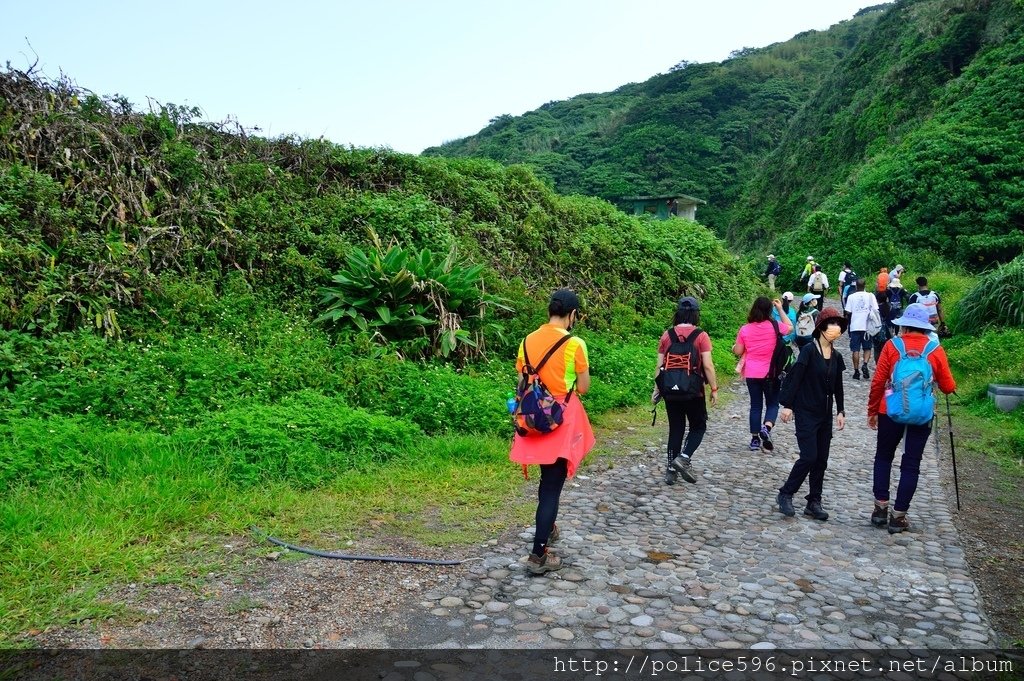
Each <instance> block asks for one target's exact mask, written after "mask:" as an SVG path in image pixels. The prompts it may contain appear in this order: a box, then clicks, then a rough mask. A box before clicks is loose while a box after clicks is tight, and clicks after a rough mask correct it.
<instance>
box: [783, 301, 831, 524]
mask: <svg viewBox="0 0 1024 681" xmlns="http://www.w3.org/2000/svg"><path fill="white" fill-rule="evenodd" d="M846 326H847V320H846V318H845V317H844V316H843V315H841V314H839V312H838V311H837V310H835V309H833V308H831V307H829V308H825V309H824V310H822V311H821V314H819V315H818V323H817V326H815V328H814V342H812V343H811V344H810V345H806V346H804V348H803V349H802V350H801V351H800V356H799V357H798V358H797V360H796V363H795V364H794V365H793V367H792V368H791V369H790V370H789V372H788V373H787V374H786V380H785V381H784V382H783V384H782V393H781V395H780V397H779V402H780V403H781V404H782V406H783V409H782V413H781V415H780V416H781V418H782V422H783V423H788V422H789V421H790V419H793V418H794V416H795V418H796V427H795V430H796V441H797V445H798V446H799V447H800V458H799V459H797V461H796V462H795V463H794V464H793V468H792V469H791V470H790V472H789V477H788V478H787V479H786V482H785V483H783V485H782V487H780V488H779V493H778V495H777V496H776V497H775V503H777V504H778V506H779V512H780V513H782V514H783V515H786V516H794V515H796V510H795V509H794V508H793V495H794V494H796V493H797V492H798V491H799V490H800V487H801V486H803V484H804V480H808V479H809V481H808V490H807V496H806V497H805V498H806V499H807V506H806V507H805V508H804V515H807V516H811V517H812V518H814V519H815V520H821V521H825V520H828V513H827V512H825V510H824V509H823V508H822V506H821V492H822V487H823V486H824V481H825V470H826V469H827V468H828V455H829V450H830V448H831V446H832V405H833V403H834V404H835V409H836V428H837V429H838V430H842V429H843V428H845V427H846V413H845V411H844V409H845V405H844V403H843V402H844V397H843V372H844V371H845V370H846V363H845V362H844V361H843V356H842V355H841V354H839V351H838V350H837V349H836V348H835V342H836V341H837V340H838V339H839V337H840V336H841V335H843V331H845V330H846Z"/></svg>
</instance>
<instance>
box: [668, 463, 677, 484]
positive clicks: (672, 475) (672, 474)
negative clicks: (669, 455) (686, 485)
mask: <svg viewBox="0 0 1024 681" xmlns="http://www.w3.org/2000/svg"><path fill="white" fill-rule="evenodd" d="M665 484H666V485H674V484H676V469H675V468H673V467H672V464H669V465H668V466H667V467H666V468H665Z"/></svg>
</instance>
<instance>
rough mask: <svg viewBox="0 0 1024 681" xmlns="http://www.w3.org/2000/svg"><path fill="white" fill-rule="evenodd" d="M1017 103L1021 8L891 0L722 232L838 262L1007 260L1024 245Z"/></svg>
mask: <svg viewBox="0 0 1024 681" xmlns="http://www.w3.org/2000/svg"><path fill="white" fill-rule="evenodd" d="M1022 101H1024V7H1022V6H1021V5H1020V3H1016V2H1013V1H1012V0H992V1H991V2H976V1H975V0H960V1H957V0H905V1H903V2H899V3H896V5H895V6H894V7H893V8H892V9H891V10H890V11H888V12H886V13H885V14H884V15H883V16H882V18H881V19H880V20H879V21H878V24H877V26H876V27H875V29H874V30H873V31H872V32H871V33H870V34H869V35H868V36H867V37H866V38H865V39H864V40H862V41H861V43H860V44H859V45H858V46H857V47H856V48H854V50H853V52H852V53H851V54H850V56H849V57H848V58H846V59H844V60H843V61H842V62H840V64H839V65H838V67H837V68H836V71H835V72H834V73H833V74H832V75H831V76H830V77H829V78H828V79H826V81H825V82H824V84H823V85H822V87H821V88H820V89H819V90H818V91H817V92H816V93H815V94H814V96H813V97H812V98H811V99H810V101H809V102H808V104H807V106H806V107H805V108H804V109H803V110H802V111H801V112H800V114H799V115H798V116H797V117H796V118H795V119H794V120H793V123H792V125H791V126H790V127H789V128H788V130H787V131H786V134H785V136H784V137H783V139H782V141H781V143H780V144H779V146H778V148H776V149H775V150H774V151H773V152H772V154H771V155H770V156H769V157H768V158H767V159H766V160H765V162H764V164H763V166H762V168H761V170H760V171H759V174H758V175H757V177H755V178H754V179H753V181H752V182H750V184H749V185H748V186H747V187H746V189H745V191H744V198H743V200H742V202H741V205H740V206H739V207H738V209H737V211H736V213H735V215H734V218H733V222H732V224H731V226H730V229H729V235H730V238H731V239H733V240H736V241H739V242H743V243H747V244H751V245H753V244H761V245H765V247H767V248H772V249H774V250H776V252H778V251H783V252H787V250H789V249H792V250H797V251H800V252H799V253H793V254H791V255H792V256H793V257H794V258H795V259H799V258H800V257H802V256H803V255H804V254H806V253H813V254H815V255H817V256H818V257H819V258H822V257H825V258H826V259H827V260H830V261H831V262H832V264H835V265H838V264H839V263H841V261H842V259H844V258H845V257H850V256H857V257H861V258H862V259H864V260H866V261H867V262H869V263H871V264H873V265H874V266H875V267H877V266H878V265H879V264H888V265H890V266H891V265H892V264H893V263H894V262H895V260H894V259H893V256H894V255H895V254H897V253H899V252H900V251H907V250H924V251H928V252H931V253H937V254H940V255H941V256H943V257H945V258H947V259H948V260H950V261H953V262H957V263H961V264H963V265H965V266H967V267H969V268H972V269H980V268H983V267H985V266H986V265H988V264H990V263H993V262H1000V261H1007V260H1010V259H1012V258H1013V257H1015V256H1016V255H1018V254H1020V253H1021V252H1022V250H1024V231H1022V230H1024V185H1022V184H1021V183H1020V182H1019V178H1020V176H1021V174H1022V172H1024V152H1022V150H1021V148H1020V144H1019V143H1018V140H1020V139H1022V137H1024V108H1022V107H1021V102H1022ZM837 189H838V191H837ZM811 211H815V212H813V213H812V212H811ZM796 226H798V227H799V229H796V230H791V229H790V228H791V227H796ZM772 237H776V239H775V243H766V242H770V240H771V239H772ZM865 249H867V253H865V252H864V250H865ZM864 256H870V257H869V258H865V257H864ZM794 262H796V260H794ZM855 265H856V263H855Z"/></svg>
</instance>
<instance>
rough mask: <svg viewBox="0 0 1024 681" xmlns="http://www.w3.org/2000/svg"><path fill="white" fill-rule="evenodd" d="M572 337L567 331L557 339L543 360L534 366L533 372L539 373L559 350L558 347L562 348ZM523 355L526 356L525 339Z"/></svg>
mask: <svg viewBox="0 0 1024 681" xmlns="http://www.w3.org/2000/svg"><path fill="white" fill-rule="evenodd" d="M570 338H572V334H569V333H567V334H565V335H564V336H562V337H561V338H559V339H558V340H557V341H555V344H554V345H552V346H551V349H550V350H548V351H547V354H545V355H544V358H543V359H541V361H540V362H539V363H538V364H537V366H536V367H535V368H534V370H533V373H535V374H536V373H539V372H540V370H541V369H543V368H544V365H545V364H547V363H548V360H549V359H551V356H552V355H553V354H555V352H556V351H557V350H558V348H560V347H562V346H563V345H565V344H566V343H568V342H569V339H570ZM523 357H524V358H525V357H526V342H525V341H524V342H523Z"/></svg>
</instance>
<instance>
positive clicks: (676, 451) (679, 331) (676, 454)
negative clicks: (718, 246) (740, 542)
mask: <svg viewBox="0 0 1024 681" xmlns="http://www.w3.org/2000/svg"><path fill="white" fill-rule="evenodd" d="M699 324H700V303H699V302H698V301H697V299H696V298H693V297H691V296H684V297H682V298H680V299H679V303H678V305H677V306H676V312H675V316H674V317H673V319H672V326H671V327H670V328H669V329H668V330H667V331H665V333H663V334H662V335H661V340H660V341H659V342H658V361H657V364H656V366H655V369H654V381H655V388H654V393H653V394H652V395H651V402H653V403H654V404H655V405H656V404H657V402H658V400H659V399H663V400H665V412H666V414H667V415H668V464H667V466H666V469H665V484H666V485H674V484H675V483H676V475H677V474H678V475H679V476H681V477H682V478H683V480H685V481H686V482H689V483H695V482H697V476H696V474H695V473H694V471H693V465H692V463H691V459H692V457H693V454H694V452H696V451H697V447H700V443H701V442H702V441H703V440H704V433H705V432H706V431H707V428H708V409H707V404H706V397H705V394H704V384H705V383H706V384H708V385H710V386H711V406H712V407H713V406H715V405H716V404H717V403H718V376H717V375H716V374H715V365H714V363H713V362H712V360H711V339H710V338H709V337H708V334H707V333H706V332H705V331H704V330H703V329H701V328H700V327H699V326H698V325H699ZM687 422H689V424H690V432H689V433H686V424H687ZM684 434H686V443H685V444H684V443H683V435H684Z"/></svg>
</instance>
